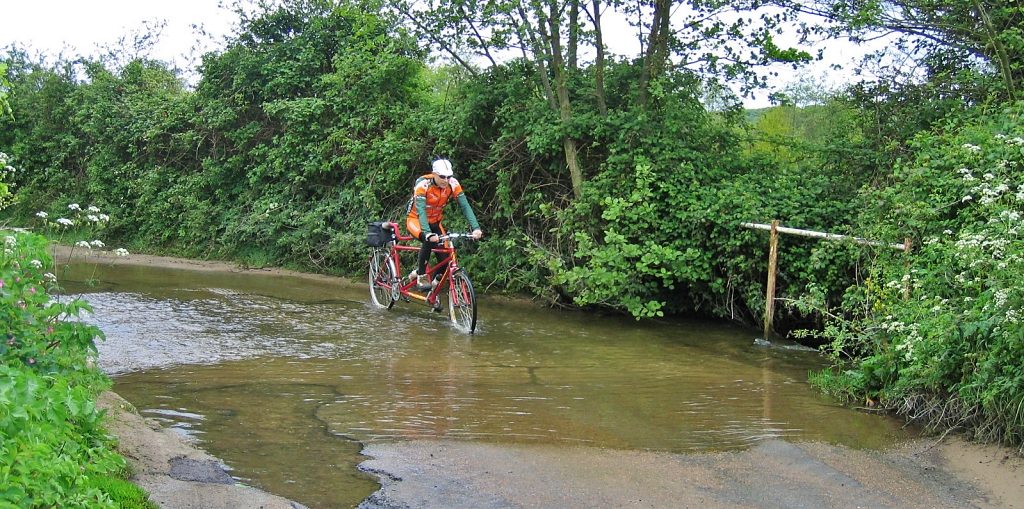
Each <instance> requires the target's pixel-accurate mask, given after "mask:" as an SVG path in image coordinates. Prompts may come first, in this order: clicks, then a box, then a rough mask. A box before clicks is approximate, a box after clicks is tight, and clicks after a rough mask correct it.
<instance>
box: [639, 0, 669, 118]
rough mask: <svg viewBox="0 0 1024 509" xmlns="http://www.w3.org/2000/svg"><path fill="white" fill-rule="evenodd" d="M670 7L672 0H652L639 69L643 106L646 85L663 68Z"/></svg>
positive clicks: (666, 48) (666, 55) (648, 85)
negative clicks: (651, 9) (652, 4)
mask: <svg viewBox="0 0 1024 509" xmlns="http://www.w3.org/2000/svg"><path fill="white" fill-rule="evenodd" d="M671 9H672V0H654V15H653V17H652V19H651V33H650V34H649V35H648V37H647V51H646V52H645V53H644V64H643V67H642V68H641V69H640V106H645V105H646V104H647V101H648V99H649V98H650V95H649V93H648V90H649V88H648V87H650V84H651V80H652V79H654V78H656V77H658V76H659V75H661V73H663V72H664V70H665V60H666V59H667V58H668V32H669V30H670V19H669V15H670V14H671Z"/></svg>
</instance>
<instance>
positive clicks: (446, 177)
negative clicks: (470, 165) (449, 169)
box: [438, 175, 452, 180]
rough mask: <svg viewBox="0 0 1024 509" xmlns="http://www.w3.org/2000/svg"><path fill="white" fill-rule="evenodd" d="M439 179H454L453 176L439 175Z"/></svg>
mask: <svg viewBox="0 0 1024 509" xmlns="http://www.w3.org/2000/svg"><path fill="white" fill-rule="evenodd" d="M438 177H440V178H441V179H442V180H448V179H450V178H452V176H451V175H438Z"/></svg>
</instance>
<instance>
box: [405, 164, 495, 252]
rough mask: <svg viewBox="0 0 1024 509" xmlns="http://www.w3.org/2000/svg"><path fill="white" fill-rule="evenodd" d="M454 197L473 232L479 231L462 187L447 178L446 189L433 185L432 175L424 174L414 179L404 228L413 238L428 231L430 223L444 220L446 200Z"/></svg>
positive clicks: (453, 178) (478, 225)
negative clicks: (414, 182) (414, 183)
mask: <svg viewBox="0 0 1024 509" xmlns="http://www.w3.org/2000/svg"><path fill="white" fill-rule="evenodd" d="M453 196H454V197H455V201H456V202H458V204H459V208H461V209H462V215H464V216H466V221H468V222H469V226H470V227H472V228H473V229H474V230H479V229H480V224H479V223H477V221H476V215H475V214H473V208H472V207H470V206H469V200H467V199H466V195H465V194H464V193H463V192H462V185H460V184H459V181H458V180H455V177H449V178H448V187H447V188H444V187H441V186H437V185H435V184H434V179H433V174H430V173H428V174H426V175H423V176H422V177H420V178H418V179H416V185H414V186H413V188H412V200H410V201H409V217H407V218H406V220H405V228H406V229H407V230H408V231H409V233H410V234H411V235H412V236H413V237H417V238H418V237H419V236H420V233H422V232H425V231H430V223H440V222H441V220H442V219H443V218H444V206H445V205H446V204H447V203H448V199H449V198H451V197H453Z"/></svg>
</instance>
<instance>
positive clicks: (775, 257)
mask: <svg viewBox="0 0 1024 509" xmlns="http://www.w3.org/2000/svg"><path fill="white" fill-rule="evenodd" d="M778 268H779V220H778V219H776V220H774V221H772V229H771V240H769V242H768V290H767V295H765V298H764V339H766V340H767V339H770V338H771V334H772V320H773V319H774V317H775V274H776V273H778Z"/></svg>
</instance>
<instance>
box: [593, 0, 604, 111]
mask: <svg viewBox="0 0 1024 509" xmlns="http://www.w3.org/2000/svg"><path fill="white" fill-rule="evenodd" d="M593 9H594V12H593V13H592V14H591V15H590V21H592V22H593V23H594V37H595V40H594V47H595V49H596V50H597V58H596V60H595V62H594V94H595V95H596V96H597V109H598V111H600V112H601V116H602V117H604V118H608V104H607V103H606V102H605V99H604V34H602V32H601V0H593Z"/></svg>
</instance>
